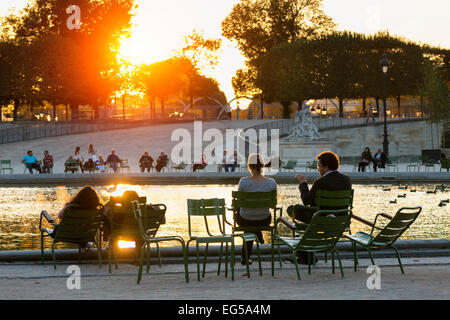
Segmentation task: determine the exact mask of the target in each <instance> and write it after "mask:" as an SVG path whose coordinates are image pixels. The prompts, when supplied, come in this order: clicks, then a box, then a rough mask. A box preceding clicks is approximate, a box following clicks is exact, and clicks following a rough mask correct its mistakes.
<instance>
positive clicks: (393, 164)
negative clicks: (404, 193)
mask: <svg viewBox="0 0 450 320" xmlns="http://www.w3.org/2000/svg"><path fill="white" fill-rule="evenodd" d="M390 168H393V169H394V172H395V171H397V172H398V158H397V157H389V158H388V160H387V162H386V170H387V171H388V172H389V171H390Z"/></svg>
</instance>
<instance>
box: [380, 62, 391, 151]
mask: <svg viewBox="0 0 450 320" xmlns="http://www.w3.org/2000/svg"><path fill="white" fill-rule="evenodd" d="M380 66H381V70H382V71H383V74H384V76H383V78H384V96H383V106H384V134H383V152H384V154H385V155H386V157H388V156H389V142H388V134H387V117H386V96H387V89H386V77H387V72H388V70H389V60H388V59H387V57H386V53H383V59H381V60H380Z"/></svg>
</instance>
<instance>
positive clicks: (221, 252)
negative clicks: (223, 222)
mask: <svg viewBox="0 0 450 320" xmlns="http://www.w3.org/2000/svg"><path fill="white" fill-rule="evenodd" d="M222 255H223V242H222V243H221V244H220V251H219V264H218V267H217V275H218V276H220V266H221V265H222Z"/></svg>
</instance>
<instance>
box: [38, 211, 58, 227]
mask: <svg viewBox="0 0 450 320" xmlns="http://www.w3.org/2000/svg"><path fill="white" fill-rule="evenodd" d="M43 217H44V218H45V220H47V222H48V223H50V224H51V225H54V224H55V221H54V220H53V218H52V217H51V216H50V215H49V214H48V212H47V211H45V210H42V211H41V216H40V218H39V230H41V231H42V218H43Z"/></svg>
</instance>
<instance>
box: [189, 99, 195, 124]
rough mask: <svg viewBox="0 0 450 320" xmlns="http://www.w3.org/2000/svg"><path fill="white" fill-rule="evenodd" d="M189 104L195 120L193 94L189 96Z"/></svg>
mask: <svg viewBox="0 0 450 320" xmlns="http://www.w3.org/2000/svg"><path fill="white" fill-rule="evenodd" d="M189 106H190V107H191V112H192V116H193V117H194V120H195V107H194V97H193V96H190V97H189Z"/></svg>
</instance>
